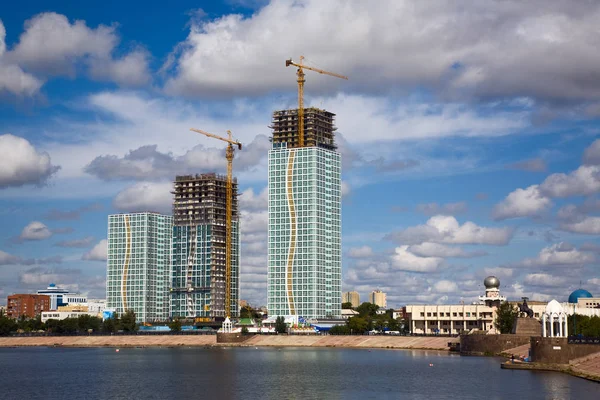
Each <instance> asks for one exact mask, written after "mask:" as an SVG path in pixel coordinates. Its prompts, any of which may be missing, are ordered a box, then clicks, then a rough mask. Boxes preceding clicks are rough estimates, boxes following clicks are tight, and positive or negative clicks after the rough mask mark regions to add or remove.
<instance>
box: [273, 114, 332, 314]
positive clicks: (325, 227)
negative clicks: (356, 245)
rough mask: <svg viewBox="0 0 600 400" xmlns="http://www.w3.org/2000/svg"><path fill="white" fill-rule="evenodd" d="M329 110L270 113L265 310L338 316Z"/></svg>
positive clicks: (330, 119)
mask: <svg viewBox="0 0 600 400" xmlns="http://www.w3.org/2000/svg"><path fill="white" fill-rule="evenodd" d="M334 117H335V115H334V114H332V113H330V112H328V111H325V110H321V109H317V108H306V109H305V110H304V146H303V147H298V146H299V141H298V110H297V109H293V110H283V111H275V112H274V113H273V119H272V125H271V128H272V129H273V136H272V139H271V141H272V148H271V150H269V161H268V164H269V173H268V193H269V206H268V207H269V208H268V213H269V234H268V289H267V292H268V309H269V314H270V315H297V316H301V317H305V318H331V317H334V318H335V317H338V318H339V317H340V316H341V300H342V294H341V275H342V254H341V252H342V247H341V245H342V244H341V156H340V153H338V152H337V148H336V145H335V137H334V133H335V127H334Z"/></svg>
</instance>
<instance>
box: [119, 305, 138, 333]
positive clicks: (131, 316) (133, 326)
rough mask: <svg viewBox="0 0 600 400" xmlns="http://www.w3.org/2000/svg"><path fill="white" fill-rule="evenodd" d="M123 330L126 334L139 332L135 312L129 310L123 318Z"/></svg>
mask: <svg viewBox="0 0 600 400" xmlns="http://www.w3.org/2000/svg"><path fill="white" fill-rule="evenodd" d="M121 328H122V329H123V330H124V331H125V332H135V331H137V330H138V324H137V323H136V322H135V313H134V312H133V310H127V311H126V312H125V314H123V316H122V317H121Z"/></svg>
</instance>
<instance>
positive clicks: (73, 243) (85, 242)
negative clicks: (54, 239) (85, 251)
mask: <svg viewBox="0 0 600 400" xmlns="http://www.w3.org/2000/svg"><path fill="white" fill-rule="evenodd" d="M93 241H94V238H93V237H92V236H86V237H84V238H83V239H74V240H62V241H60V242H58V243H56V246H58V247H77V248H85V247H89V246H90V245H91V244H92V242H93Z"/></svg>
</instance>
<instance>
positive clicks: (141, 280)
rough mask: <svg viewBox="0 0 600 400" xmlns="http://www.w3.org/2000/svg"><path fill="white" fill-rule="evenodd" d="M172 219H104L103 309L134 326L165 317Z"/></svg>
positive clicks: (121, 216) (124, 216)
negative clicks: (131, 318)
mask: <svg viewBox="0 0 600 400" xmlns="http://www.w3.org/2000/svg"><path fill="white" fill-rule="evenodd" d="M172 229H173V218H172V217H171V216H167V215H161V214H157V213H151V212H142V213H131V214H116V215H109V217H108V258H107V273H106V275H107V276H106V307H107V308H108V309H113V310H115V311H116V312H118V313H119V314H120V315H121V314H123V313H125V311H127V310H133V311H134V312H135V314H136V318H137V321H138V322H153V321H166V320H167V319H168V317H169V297H168V294H169V276H170V261H171V235H172Z"/></svg>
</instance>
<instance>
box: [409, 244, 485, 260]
mask: <svg viewBox="0 0 600 400" xmlns="http://www.w3.org/2000/svg"><path fill="white" fill-rule="evenodd" d="M408 250H409V251H410V252H411V253H413V254H415V255H417V256H420V257H442V258H450V257H455V258H471V257H480V256H485V255H487V253H486V252H484V251H473V252H468V251H465V250H464V249H461V248H460V247H453V246H447V245H444V244H439V243H429V242H424V243H421V244H414V245H411V246H409V248H408Z"/></svg>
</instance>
